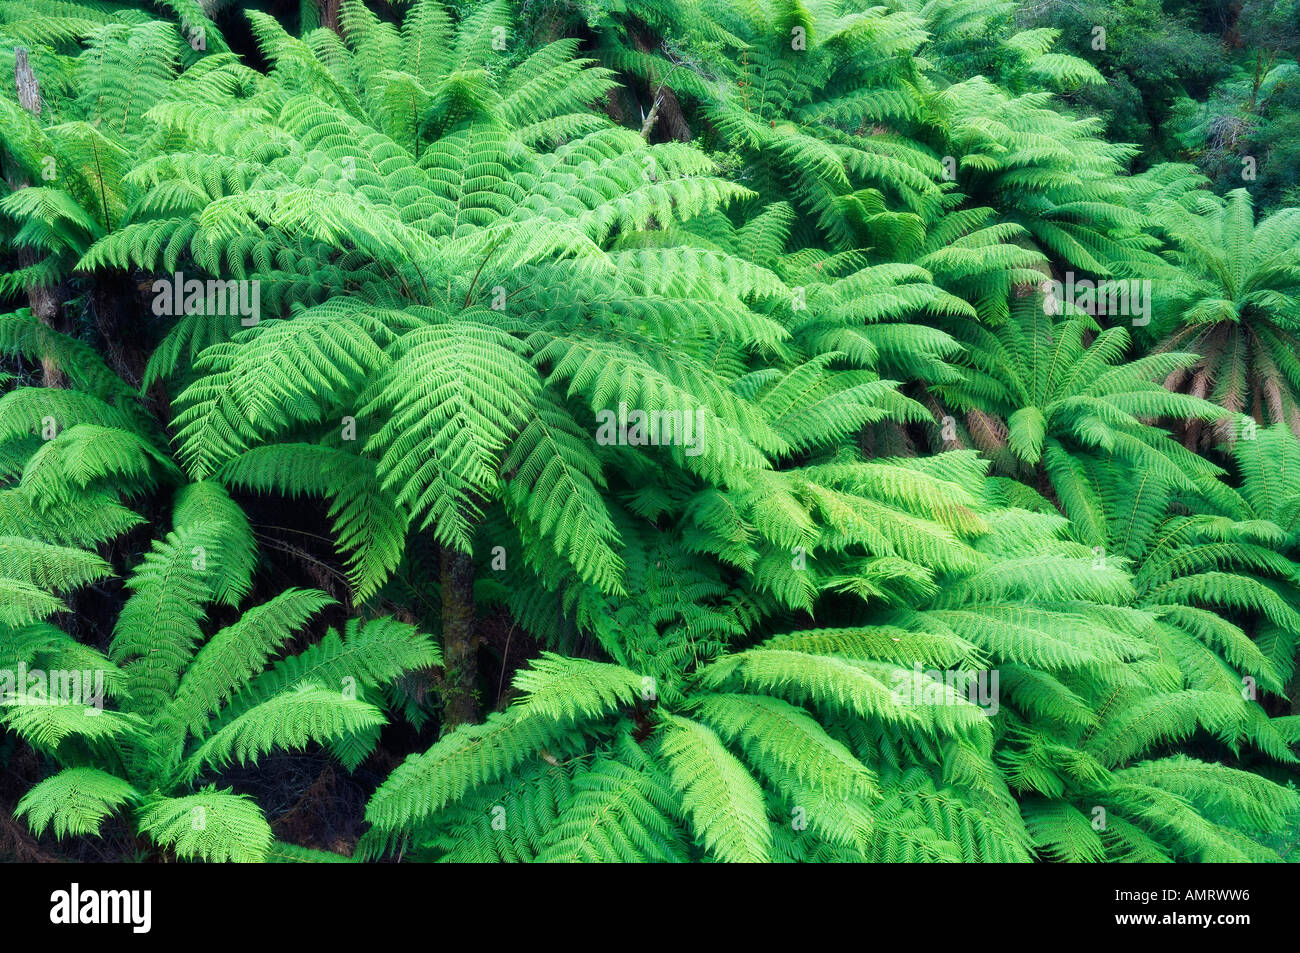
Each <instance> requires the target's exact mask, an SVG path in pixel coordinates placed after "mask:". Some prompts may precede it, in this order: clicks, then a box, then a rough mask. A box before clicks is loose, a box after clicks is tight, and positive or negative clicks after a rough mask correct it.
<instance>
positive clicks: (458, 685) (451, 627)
mask: <svg viewBox="0 0 1300 953" xmlns="http://www.w3.org/2000/svg"><path fill="white" fill-rule="evenodd" d="M438 563H439V574H440V576H441V582H442V655H443V669H444V672H445V674H444V675H443V680H442V699H443V723H444V725H445V726H446V727H447V728H454V727H456V726H457V725H463V724H470V723H473V722H477V721H478V720H479V700H478V641H479V640H478V633H477V631H476V626H475V618H474V558H473V557H472V556H470V555H469V554H468V553H462V552H461V551H460V550H457V549H451V548H449V547H446V546H443V547H440V548H439V551H438Z"/></svg>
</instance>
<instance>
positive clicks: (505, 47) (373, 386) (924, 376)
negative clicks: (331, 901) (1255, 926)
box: [0, 0, 1300, 861]
mask: <svg viewBox="0 0 1300 953" xmlns="http://www.w3.org/2000/svg"><path fill="white" fill-rule="evenodd" d="M261 6H262V7H263V8H260V9H259V8H254V7H252V6H249V7H245V8H236V7H234V6H228V5H225V4H221V3H212V2H202V3H201V2H199V0H178V2H174V3H163V2H158V3H153V4H129V3H109V2H91V0H80V2H56V0H29V2H26V3H21V4H20V3H9V2H0V75H10V74H13V75H16V76H17V77H18V82H17V84H16V88H15V89H8V90H6V91H5V92H3V93H0V130H3V147H2V148H0V172H3V180H4V181H3V184H2V185H0V190H3V196H2V197H0V242H3V245H2V246H0V298H3V299H4V301H5V307H3V308H0V311H3V312H7V313H4V314H0V353H2V354H3V356H4V362H5V363H4V367H5V368H6V370H5V371H4V373H3V375H2V376H0V388H2V391H3V392H2V394H0V672H9V671H24V672H44V673H51V672H67V671H75V672H78V673H80V674H81V675H82V676H84V678H85V680H87V681H88V682H93V683H94V684H96V685H99V686H102V692H101V693H100V694H99V695H98V696H96V697H95V698H93V699H90V700H89V702H88V700H87V699H86V698H83V697H77V698H66V697H62V696H60V695H58V693H56V692H55V691H54V689H53V688H52V687H51V686H52V685H53V683H52V682H50V683H48V684H46V685H45V687H44V688H39V687H37V688H33V687H32V686H31V685H28V684H23V685H21V686H19V687H18V688H16V689H11V690H10V691H9V693H7V694H6V695H5V696H4V697H3V698H0V764H4V763H14V764H19V763H21V764H22V765H23V770H22V772H17V771H15V772H14V778H15V781H13V782H10V783H8V784H7V785H5V786H0V806H3V807H4V808H5V812H6V813H7V814H8V813H12V815H13V816H14V817H15V818H17V819H19V820H20V821H21V822H22V825H23V829H22V830H20V831H19V833H18V834H16V835H13V836H15V837H17V838H18V840H19V841H20V842H21V843H23V844H27V845H29V849H30V850H32V851H34V852H36V853H40V852H43V851H44V852H53V853H57V852H58V851H70V852H74V853H75V851H77V850H78V849H80V850H83V851H84V850H89V848H88V847H86V846H85V845H88V844H93V843H96V842H97V841H98V842H102V843H105V844H109V845H110V849H111V851H113V852H114V853H115V855H116V856H118V857H119V858H120V857H123V856H127V855H131V856H152V857H159V856H161V857H172V856H175V857H178V858H181V859H204V860H214V861H221V860H293V861H303V860H336V859H339V857H340V855H342V856H345V857H347V858H350V859H356V860H369V859H378V858H389V857H400V858H402V859H404V860H441V861H492V860H541V861H632V860H646V861H651V860H653V861H700V860H709V861H714V860H716V861H1032V860H1064V861H1134V860H1136V861H1171V860H1172V861H1225V860H1227V861H1277V860H1294V859H1296V856H1298V854H1297V847H1300V835H1298V834H1297V831H1300V791H1298V790H1297V788H1296V782H1297V781H1298V780H1300V769H1298V765H1300V669H1298V667H1297V657H1298V654H1300V439H1298V438H1300V404H1298V401H1300V349H1298V347H1297V345H1298V344H1300V217H1297V216H1298V215H1300V212H1297V211H1296V210H1295V209H1294V208H1290V207H1285V206H1286V203H1287V201H1289V198H1290V196H1289V195H1288V194H1287V192H1286V187H1285V182H1286V180H1287V177H1288V176H1289V175H1290V172H1289V171H1288V166H1287V163H1288V162H1294V161H1295V160H1296V156H1295V155H1294V154H1293V155H1291V156H1290V157H1289V158H1288V157H1287V156H1286V155H1285V152H1286V150H1287V148H1289V147H1288V146H1287V144H1286V143H1287V142H1288V141H1290V140H1288V139H1287V137H1288V136H1289V135H1290V132H1288V131H1287V130H1285V129H1281V128H1280V126H1279V123H1280V120H1279V119H1278V116H1279V114H1280V111H1281V110H1283V109H1284V107H1283V106H1280V105H1276V103H1280V102H1281V101H1282V100H1283V99H1284V98H1285V95H1287V94H1286V93H1285V91H1284V90H1283V89H1281V88H1280V87H1282V86H1284V85H1285V82H1286V79H1285V77H1286V76H1288V75H1290V73H1291V72H1292V71H1294V69H1295V68H1296V67H1295V64H1294V63H1292V62H1290V61H1289V60H1290V59H1293V58H1294V54H1293V53H1292V52H1291V47H1290V46H1288V45H1287V40H1286V36H1287V33H1286V21H1287V18H1288V17H1294V11H1291V10H1290V9H1289V8H1287V9H1282V8H1281V6H1278V5H1274V6H1276V7H1277V9H1273V7H1270V11H1271V13H1270V14H1269V15H1270V16H1273V17H1275V18H1276V19H1277V21H1278V25H1277V27H1276V29H1275V30H1274V31H1273V32H1271V33H1264V34H1261V35H1259V36H1254V37H1247V38H1246V39H1240V38H1238V39H1237V40H1235V41H1234V43H1236V46H1231V45H1230V47H1229V49H1228V51H1227V52H1223V51H1222V50H1221V49H1220V47H1221V44H1220V43H1219V42H1218V41H1217V40H1216V39H1214V38H1213V37H1212V36H1211V35H1210V34H1209V33H1207V32H1202V31H1201V30H1200V29H1199V27H1203V26H1204V23H1203V22H1202V23H1199V24H1198V22H1197V21H1196V16H1195V15H1194V11H1190V10H1189V11H1182V12H1183V13H1184V14H1185V15H1184V16H1182V17H1180V18H1179V19H1178V20H1177V21H1176V22H1175V23H1174V25H1173V26H1172V27H1170V28H1169V30H1168V31H1167V32H1166V33H1164V34H1159V35H1157V34H1158V31H1157V29H1156V28H1155V27H1154V26H1152V25H1151V24H1150V22H1149V20H1147V19H1145V18H1146V17H1147V16H1148V15H1149V14H1150V13H1151V12H1152V11H1155V10H1158V9H1159V7H1160V4H1159V3H1158V2H1154V0H1144V2H1142V3H1128V2H1116V3H1105V4H1102V3H1097V4H1094V5H1093V6H1095V7H1096V10H1095V11H1094V10H1092V9H1090V8H1089V7H1088V6H1087V5H1084V6H1072V7H1071V8H1070V11H1068V12H1066V11H1065V10H1064V8H1062V9H1059V10H1058V9H1056V8H1054V7H1046V8H1044V7H1029V6H1025V7H1019V6H1017V5H1016V4H1014V3H1008V2H1002V0H930V2H927V3H920V2H916V0H895V2H892V3H888V4H886V5H883V6H871V5H868V4H866V3H855V2H854V0H755V2H752V3H736V2H731V0H701V2H699V3H693V4H690V5H686V6H683V5H681V4H678V3H673V2H666V0H665V2H659V0H644V2H642V0H637V2H631V0H627V2H623V0H619V2H613V0H592V2H586V3H582V4H578V5H553V4H541V5H536V4H511V3H509V2H507V0H486V2H481V0H476V2H466V3H460V4H457V5H455V6H454V7H453V6H450V5H445V4H444V3H443V2H442V0H402V2H394V3H367V2H362V0H343V2H342V4H341V5H339V4H328V3H325V4H321V5H320V6H319V7H318V6H317V5H316V4H315V3H314V2H304V3H302V4H301V5H290V6H289V7H288V8H285V5H283V4H278V3H270V4H263V5H261ZM1264 6H1268V5H1267V4H1265V5H1264ZM1212 13H1213V11H1211V10H1209V9H1206V10H1203V11H1201V12H1200V15H1201V16H1203V17H1204V18H1209V17H1210V16H1211V15H1212ZM1260 17H1263V14H1262V13H1261V14H1260ZM1251 22H1255V21H1253V20H1252V21H1251ZM1092 25H1099V26H1104V27H1106V28H1107V29H1108V31H1109V33H1108V35H1109V36H1110V37H1111V42H1110V44H1109V45H1107V46H1106V47H1105V48H1098V47H1090V46H1089V45H1088V42H1087V40H1086V39H1081V38H1080V36H1079V33H1080V31H1086V30H1087V29H1090V28H1091V26H1092ZM1138 35H1141V36H1142V37H1144V39H1141V40H1138V39H1137V38H1136V37H1137V36H1138ZM1189 38H1190V39H1189ZM1193 40H1194V41H1195V42H1194V44H1193V42H1192V41H1193ZM1139 42H1141V43H1146V44H1152V45H1154V46H1155V47H1156V48H1157V49H1158V50H1166V48H1168V50H1167V51H1166V54H1165V55H1167V56H1169V57H1171V58H1172V57H1174V56H1175V54H1176V55H1177V56H1180V57H1183V59H1182V60H1180V61H1179V65H1178V67H1177V68H1176V69H1175V68H1172V67H1171V68H1168V69H1165V70H1164V71H1163V72H1161V70H1160V69H1158V68H1157V66H1156V65H1153V62H1152V58H1151V56H1150V55H1149V54H1140V53H1138V52H1136V50H1135V44H1136V43H1139ZM1126 44H1127V45H1126ZM1196 44H1199V45H1196ZM1243 44H1244V47H1245V49H1246V50H1247V51H1248V52H1249V54H1250V56H1252V57H1254V56H1255V54H1256V53H1258V57H1257V61H1258V63H1259V72H1258V75H1257V80H1256V84H1255V88H1254V89H1253V91H1252V92H1251V97H1252V98H1251V101H1250V108H1249V110H1248V117H1249V119H1248V120H1243V121H1247V122H1248V125H1249V128H1250V130H1251V135H1252V136H1254V137H1256V139H1258V138H1259V137H1267V136H1272V137H1274V144H1273V146H1272V147H1271V148H1273V149H1274V154H1273V155H1272V157H1271V158H1269V159H1268V162H1267V164H1261V168H1263V169H1264V170H1265V171H1266V172H1267V174H1266V175H1263V174H1262V175H1261V176H1260V177H1259V178H1254V177H1251V178H1248V179H1246V180H1245V181H1241V180H1240V179H1239V180H1238V181H1235V182H1225V180H1224V174H1223V171H1222V168H1220V167H1218V166H1214V163H1219V164H1220V165H1221V164H1222V162H1223V157H1222V156H1221V155H1220V156H1218V157H1217V158H1214V159H1213V161H1210V160H1207V159H1206V158H1205V157H1204V156H1203V155H1183V154H1180V153H1179V148H1182V147H1179V146H1177V145H1176V143H1175V140H1177V138H1178V137H1179V136H1182V137H1184V139H1186V140H1187V145H1186V146H1185V147H1186V148H1196V147H1195V146H1193V145H1192V143H1191V140H1192V139H1193V138H1194V137H1195V127H1194V120H1192V119H1187V121H1186V123H1185V124H1184V125H1183V126H1181V127H1179V126H1178V122H1179V121H1180V120H1179V117H1180V116H1184V115H1185V114H1186V115H1190V111H1189V108H1188V107H1187V105H1186V104H1187V103H1188V102H1190V101H1191V99H1192V97H1194V96H1195V95H1196V94H1198V93H1200V94H1201V95H1203V96H1205V97H1207V99H1206V102H1210V101H1212V100H1213V97H1220V98H1221V97H1223V96H1227V95H1229V94H1230V93H1231V90H1233V89H1235V87H1234V86H1233V84H1234V83H1237V84H1239V83H1240V82H1241V76H1242V73H1241V70H1242V69H1243V68H1244V67H1243V63H1245V59H1244V58H1243V57H1244V56H1245V54H1244V53H1242V52H1241V50H1240V49H1239V48H1240V47H1242V45H1243ZM1197 50H1204V51H1206V52H1205V55H1204V56H1197V55H1196V51H1197ZM1210 53H1213V56H1211V55H1210ZM1265 64H1267V69H1265ZM1157 73H1158V74H1159V75H1156V74H1157ZM25 77H27V78H28V79H27V81H26V83H27V84H26V87H25V86H24V82H25V79H24V78H25ZM1216 84H1217V85H1216ZM35 88H39V105H36V104H34V103H33V101H32V96H31V93H32V90H33V89H35ZM1213 101H1217V100H1213ZM1206 108H1208V106H1207V107H1206ZM1270 110H1274V111H1272V112H1270ZM1139 114H1140V115H1139ZM1195 121H1200V120H1195ZM1270 122H1271V123H1274V125H1269V123H1270ZM1144 123H1150V124H1151V125H1144ZM1283 125H1284V124H1283ZM1180 158H1181V159H1189V158H1190V159H1198V160H1199V161H1201V163H1202V167H1201V168H1200V169H1198V168H1197V167H1196V166H1195V165H1194V164H1190V163H1182V162H1177V161H1171V160H1177V159H1180ZM1077 288H1084V289H1088V294H1086V295H1084V296H1080V295H1079V294H1078V293H1077V292H1076V290H1075V289H1077ZM1120 288H1122V289H1123V294H1122V296H1119V297H1117V295H1118V292H1117V291H1116V289H1120ZM1108 289H1109V291H1108ZM1094 292H1095V293H1094ZM1117 301H1118V302H1119V306H1118V307H1116V306H1115V305H1116V302H1117ZM3 687H4V685H3V684H2V683H0V688H3ZM286 762H292V763H293V764H295V765H297V764H304V765H307V766H308V768H307V770H308V771H309V773H310V776H311V777H315V778H316V782H315V784H314V785H312V786H311V787H310V789H309V790H308V792H307V793H306V794H303V795H302V797H301V798H297V799H296V800H295V799H294V798H289V799H288V802H292V804H289V803H287V802H286V799H285V797H284V796H283V792H279V791H276V790H275V783H276V782H275V779H276V778H278V777H280V776H281V774H280V773H278V772H283V771H284V770H286V769H285V768H284V765H285V763H286ZM336 771H337V772H338V774H347V775H349V776H350V777H351V778H352V779H353V780H352V782H351V783H352V784H353V785H354V786H355V790H357V791H359V792H361V793H360V794H359V795H358V797H357V798H355V799H353V800H352V801H351V802H349V801H348V799H346V798H340V802H341V803H343V807H342V808H340V810H343V811H347V810H351V811H352V813H351V815H350V817H348V818H345V819H344V820H343V821H342V822H340V823H339V824H338V825H337V826H338V827H341V828H342V829H344V830H345V832H346V833H345V834H344V835H342V836H335V835H329V836H327V835H326V834H325V833H323V832H311V831H308V832H306V833H302V832H301V828H300V827H299V826H295V824H294V823H291V821H292V820H293V815H294V814H295V813H296V812H297V811H298V810H299V809H300V808H301V806H302V804H303V803H304V802H306V801H308V800H309V799H310V798H311V797H312V796H313V795H312V792H313V791H317V790H318V786H319V785H320V784H324V783H325V779H327V778H335V777H336V776H337V775H336V773H335V772H336ZM20 774H21V775H22V778H24V779H26V780H23V781H18V780H17V779H18V777H19V775H20ZM311 777H309V778H308V784H311ZM268 779H269V780H268ZM28 782H30V783H28ZM303 786H304V787H306V786H308V785H303ZM4 798H8V799H9V800H8V801H4V800H3V799H4ZM6 823H12V822H9V821H6ZM34 838H35V839H34ZM4 842H5V841H3V840H0V843H4Z"/></svg>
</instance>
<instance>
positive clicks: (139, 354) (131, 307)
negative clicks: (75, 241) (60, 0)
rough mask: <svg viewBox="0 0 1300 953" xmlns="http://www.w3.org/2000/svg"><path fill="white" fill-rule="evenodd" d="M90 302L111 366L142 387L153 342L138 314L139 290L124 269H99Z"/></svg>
mask: <svg viewBox="0 0 1300 953" xmlns="http://www.w3.org/2000/svg"><path fill="white" fill-rule="evenodd" d="M90 301H91V310H92V311H93V312H94V317H95V327H96V329H98V331H99V333H100V336H101V337H103V339H104V356H105V357H106V358H107V360H108V365H109V366H110V367H111V368H113V370H114V371H116V372H117V376H118V377H120V378H122V380H124V381H126V382H127V383H128V384H130V385H131V386H132V387H139V386H140V383H141V381H142V380H143V378H144V369H145V367H146V365H147V364H148V363H149V344H148V342H147V341H146V340H145V338H144V335H143V333H142V331H143V322H142V321H141V320H140V317H139V314H138V309H139V307H141V304H140V300H139V289H138V288H137V287H136V285H135V284H134V283H133V282H132V281H131V278H130V276H129V275H127V274H124V273H123V272H120V271H96V272H95V273H94V274H93V275H92V276H91V292H90Z"/></svg>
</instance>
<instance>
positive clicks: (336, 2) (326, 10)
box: [316, 0, 342, 33]
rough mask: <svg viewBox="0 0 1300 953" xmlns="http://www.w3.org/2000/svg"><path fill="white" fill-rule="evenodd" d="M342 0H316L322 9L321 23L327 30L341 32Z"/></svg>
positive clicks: (318, 6) (318, 7) (319, 8)
mask: <svg viewBox="0 0 1300 953" xmlns="http://www.w3.org/2000/svg"><path fill="white" fill-rule="evenodd" d="M341 5H342V0H316V7H317V9H318V10H320V25H321V26H323V27H325V28H326V29H327V30H333V31H334V32H335V33H338V32H339V7H340V6H341Z"/></svg>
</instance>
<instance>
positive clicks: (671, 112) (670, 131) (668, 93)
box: [632, 29, 691, 142]
mask: <svg viewBox="0 0 1300 953" xmlns="http://www.w3.org/2000/svg"><path fill="white" fill-rule="evenodd" d="M632 39H633V42H635V43H636V48H637V49H638V50H640V51H641V52H642V53H649V52H651V51H652V50H653V49H654V43H653V42H652V40H651V37H650V36H649V35H648V34H647V33H645V32H642V31H641V30H635V29H634V30H633V31H632ZM667 78H668V77H666V76H651V77H650V108H649V109H648V110H647V111H646V117H645V120H644V121H643V122H642V125H641V135H642V136H643V137H645V138H646V139H647V140H648V139H649V138H650V133H651V131H652V130H653V129H654V127H655V125H656V124H657V125H659V126H660V127H662V129H663V131H664V135H665V136H666V137H667V138H669V139H676V140H678V141H679V142H690V141H691V127H690V124H689V123H687V121H686V114H685V113H684V112H682V104H681V102H680V101H678V99H677V94H676V93H674V92H673V91H672V90H671V89H669V88H668V86H667V83H666V81H667Z"/></svg>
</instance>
